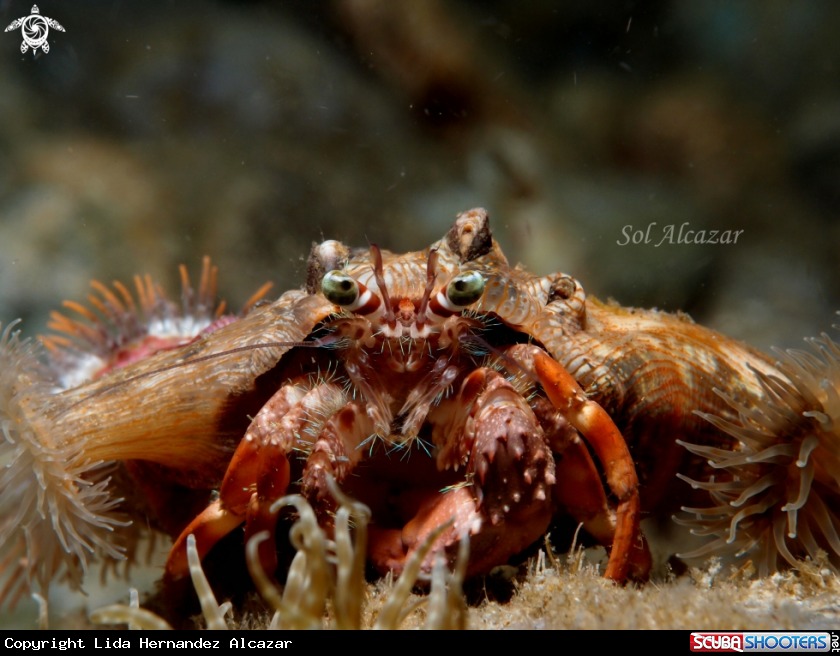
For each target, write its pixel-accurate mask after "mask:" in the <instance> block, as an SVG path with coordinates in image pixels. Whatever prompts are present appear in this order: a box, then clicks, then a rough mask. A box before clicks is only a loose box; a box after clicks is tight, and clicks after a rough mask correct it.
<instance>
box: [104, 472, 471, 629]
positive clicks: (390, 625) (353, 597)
mask: <svg viewBox="0 0 840 656" xmlns="http://www.w3.org/2000/svg"><path fill="white" fill-rule="evenodd" d="M328 484H329V486H330V490H331V492H332V493H333V495H334V496H335V497H336V498H337V500H338V502H339V508H338V510H337V512H336V523H335V540H330V539H328V538H327V536H326V533H325V532H324V530H323V529H322V528H321V527H320V526H319V525H318V520H317V518H316V516H315V511H314V510H313V509H312V506H310V505H309V503H308V502H307V501H306V499H304V498H303V497H302V496H300V495H297V494H295V495H290V496H287V497H283V498H282V499H279V500H278V501H277V502H275V507H274V508H272V511H274V510H276V509H279V507H281V506H285V505H293V506H295V508H296V509H297V511H298V513H299V520H298V521H297V522H296V523H295V524H294V526H292V528H291V531H290V533H289V537H290V540H291V542H292V544H293V545H294V547H295V548H296V549H297V554H296V555H295V557H294V559H293V561H292V564H291V567H290V568H289V574H288V577H287V579H286V585H285V587H284V589H283V590H282V592H281V590H280V589H278V588H277V586H276V585H275V584H274V583H273V582H272V581H271V580H269V578H268V576H266V574H265V572H264V571H263V568H262V565H261V564H260V559H259V556H258V555H257V550H258V547H259V543H260V542H262V541H263V540H265V539H266V538H267V537H268V534H267V532H263V533H258V534H257V535H255V536H254V537H252V538H251V539H250V540H249V541H248V544H247V546H246V557H247V560H248V569H249V570H250V572H251V575H252V576H253V578H254V580H255V581H256V583H257V588H258V589H259V591H260V593H261V594H262V596H263V598H264V599H265V600H266V601H267V602H268V603H269V604H270V605H271V606H272V607H273V608H274V610H275V612H274V616H273V617H272V619H271V621H270V623H268V627H267V628H269V629H281V630H282V629H320V628H325V625H327V626H329V627H330V628H337V629H360V628H362V625H363V624H365V617H364V616H366V615H368V614H369V612H370V608H368V609H365V610H367V611H368V612H366V613H363V612H362V611H363V605H364V603H363V602H364V600H365V596H366V595H365V556H366V545H367V524H368V521H369V520H370V509H369V508H368V507H367V506H365V505H364V504H362V503H359V502H357V501H354V500H352V499H350V498H349V497H347V496H346V495H344V494H343V493H341V491H340V490H339V489H338V486H337V485H336V483H335V481H334V480H333V479H332V478H330V479H329V481H328ZM351 519H352V524H353V530H352V531H351ZM448 526H449V524H444V525H443V526H441V527H439V528H438V529H437V530H436V531H433V532H432V533H431V534H430V535H429V536H428V537H427V538H426V540H425V541H424V542H423V544H422V545H421V547H420V548H419V549H418V550H417V553H415V554H414V555H413V556H412V557H411V558H410V559H409V561H408V563H407V564H406V568H405V570H404V571H403V573H402V574H401V575H400V578H399V580H398V581H397V583H396V584H394V585H393V586H392V588H391V590H390V594H389V595H388V596H387V598H386V599H385V600H384V602H383V603H382V605H381V606H380V608H379V611H378V613H377V614H376V620H375V621H374V622H373V623H372V628H375V629H397V628H399V627H400V625H401V624H402V623H403V621H404V620H405V619H406V618H407V617H408V616H409V615H410V614H411V613H412V612H413V611H414V610H416V609H417V608H418V607H419V606H420V605H421V604H424V603H425V604H426V605H427V609H426V623H425V625H426V628H431V629H463V628H466V610H467V609H466V605H465V602H464V598H463V592H462V583H463V580H464V574H465V572H466V567H467V559H468V557H469V536H464V539H463V540H461V542H460V545H459V550H458V558H457V561H456V564H455V570H454V571H453V572H452V574H451V575H448V576H447V574H446V572H445V570H444V559H443V558H441V557H439V558H438V559H437V560H436V562H435V567H434V569H433V572H432V577H431V585H430V593H429V596H428V597H425V598H422V599H419V600H414V601H413V602H412V603H408V604H406V602H407V601H408V598H409V595H410V593H411V590H412V588H413V587H414V586H415V584H416V583H417V579H418V576H419V574H420V567H421V565H422V563H423V559H424V558H425V557H426V554H427V553H428V551H429V550H430V549H431V548H432V545H433V544H434V542H435V540H436V539H437V538H438V537H439V535H440V534H441V532H442V531H443V530H444V529H445V528H447V527H448ZM353 534H355V541H354V540H353ZM187 554H188V557H189V566H190V575H191V577H192V581H193V585H194V586H195V589H196V593H197V594H198V598H199V602H200V603H201V610H202V614H203V615H204V619H205V621H206V623H207V628H208V629H227V628H228V623H227V622H226V620H225V615H226V614H227V613H228V612H229V611H230V610H232V607H231V604H230V602H225V603H224V604H221V605H219V604H218V602H217V601H216V598H215V596H214V595H213V591H212V590H211V589H210V585H209V583H208V582H207V578H206V577H205V575H204V572H203V570H202V568H201V560H200V559H199V557H198V551H197V550H196V546H195V538H194V537H193V536H192V535H190V536H189V538H188V539H187ZM447 579H448V580H447ZM90 619H91V622H94V623H99V624H123V623H127V624H128V625H129V628H137V629H141V628H142V629H168V628H171V626H170V625H169V624H168V623H167V622H165V621H164V620H163V619H161V618H160V617H158V616H157V615H155V614H153V613H151V612H150V611H148V610H144V609H142V608H140V604H139V598H138V595H137V593H136V590H132V591H131V602H130V605H129V606H125V605H123V604H115V605H113V606H106V607H104V608H99V609H97V610H95V611H93V612H92V613H91V615H90ZM255 619H256V618H253V617H248V616H247V614H246V616H244V617H243V618H242V619H241V622H242V626H241V627H240V628H253V627H252V625H253V624H254V623H255V622H254V620H255ZM256 624H257V625H260V622H259V621H258V620H257V621H256ZM262 626H265V623H262Z"/></svg>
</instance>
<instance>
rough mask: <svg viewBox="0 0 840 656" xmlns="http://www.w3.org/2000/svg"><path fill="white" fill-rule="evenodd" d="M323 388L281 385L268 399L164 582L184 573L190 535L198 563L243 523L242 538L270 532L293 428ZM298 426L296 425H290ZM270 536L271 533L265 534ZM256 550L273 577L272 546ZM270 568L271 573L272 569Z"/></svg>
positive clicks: (178, 545)
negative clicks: (272, 509)
mask: <svg viewBox="0 0 840 656" xmlns="http://www.w3.org/2000/svg"><path fill="white" fill-rule="evenodd" d="M323 387H324V386H319V387H316V388H315V389H313V390H311V391H310V392H309V393H305V390H303V389H301V388H300V387H299V386H298V385H296V384H294V383H290V384H287V385H284V386H283V387H281V388H280V390H278V391H277V393H276V394H275V395H274V396H273V397H271V399H270V400H269V401H268V403H266V404H265V405H264V406H263V407H262V409H261V410H260V411H259V412H258V413H257V416H256V417H255V418H254V420H253V421H252V422H251V425H250V426H249V428H248V431H247V432H246V433H245V437H243V438H242V441H241V442H240V443H239V446H238V447H237V449H236V451H235V452H234V454H233V458H232V459H231V462H230V465H228V468H227V471H226V472H225V476H224V479H223V481H222V486H221V489H220V491H219V499H218V500H217V501H215V502H213V503H211V504H210V505H209V506H207V508H205V509H204V511H203V512H202V513H201V514H200V515H198V516H197V517H196V518H195V519H194V520H193V521H192V522H190V524H189V525H188V526H187V527H186V528H185V529H184V530H183V531H182V532H181V535H180V536H179V537H178V539H177V540H176V541H175V544H174V545H173V547H172V550H171V551H170V552H169V558H168V559H167V561H166V577H167V579H169V580H171V581H174V580H178V579H180V578H182V577H184V576H186V575H187V574H188V573H189V564H188V562H187V537H188V536H189V535H190V534H194V535H195V538H196V548H197V549H198V554H199V557H200V558H204V556H206V555H207V553H208V552H209V551H210V549H212V548H213V546H214V545H215V544H216V543H217V542H218V541H219V540H221V539H222V538H223V537H224V536H225V535H227V534H228V533H230V532H231V531H233V530H234V529H235V528H236V527H237V526H239V525H240V524H242V522H245V521H247V525H246V534H248V535H250V534H252V533H257V532H259V531H260V530H263V529H265V528H267V527H268V526H271V528H272V529H273V528H274V524H273V520H274V519H276V514H272V513H271V512H270V510H269V508H270V507H271V504H272V503H273V502H274V501H275V500H276V499H279V498H280V497H281V496H283V494H285V492H286V488H287V487H288V484H289V462H288V458H287V455H286V454H288V453H289V452H290V451H291V450H292V448H293V447H294V445H295V443H296V441H297V432H298V431H297V429H298V428H299V427H298V426H297V425H296V424H299V423H301V422H302V421H305V416H306V408H305V405H304V404H305V402H306V401H307V397H310V399H311V397H312V396H316V397H318V398H320V396H322V395H323V393H324V390H323V389H322V388H323ZM295 420H297V422H296V421H295ZM269 533H270V534H271V535H273V530H271V531H269ZM266 543H267V544H265V545H261V547H262V549H261V551H260V556H261V557H264V563H263V564H264V566H265V570H266V571H268V572H274V570H275V569H276V556H275V554H274V541H273V539H272V540H267V541H266ZM272 563H274V567H273V568H271V565H272Z"/></svg>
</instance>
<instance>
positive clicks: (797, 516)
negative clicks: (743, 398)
mask: <svg viewBox="0 0 840 656" xmlns="http://www.w3.org/2000/svg"><path fill="white" fill-rule="evenodd" d="M808 341H809V343H810V344H811V346H813V347H814V349H815V350H816V351H817V352H818V353H819V355H820V357H816V356H814V355H812V354H810V353H806V352H804V351H799V350H790V351H787V352H783V351H780V350H776V353H777V354H778V355H779V356H780V360H779V361H778V362H777V363H776V367H777V370H778V375H775V374H774V375H767V374H764V373H761V372H759V371H755V370H753V373H754V374H755V376H756V377H757V379H758V383H759V385H760V386H761V389H762V391H763V393H764V394H763V397H762V398H753V399H752V400H751V407H747V406H746V405H743V404H741V403H738V402H736V401H735V400H734V399H733V398H732V397H730V396H728V395H726V394H724V393H723V392H720V391H719V390H715V392H716V393H717V394H718V395H720V396H721V397H722V398H723V399H724V400H725V401H726V402H727V403H728V404H729V405H730V406H731V407H732V408H733V409H735V410H736V411H737V412H738V413H739V414H740V424H741V425H737V424H734V423H731V422H729V421H726V420H724V419H722V418H720V417H717V416H714V415H711V414H705V413H699V412H698V413H697V414H699V415H700V416H702V417H704V418H705V419H706V420H708V421H709V422H711V423H712V424H714V425H715V426H716V427H718V428H720V429H721V430H723V431H725V432H726V433H728V434H729V435H731V436H732V437H734V438H735V439H736V440H737V441H738V445H737V446H736V448H735V449H734V450H732V451H727V450H724V449H718V448H714V447H708V446H699V445H694V444H686V443H684V442H680V444H682V445H683V446H684V447H685V448H687V449H688V450H689V451H691V452H692V453H694V454H695V455H698V456H701V457H703V458H708V460H709V464H710V465H711V466H712V467H714V468H715V469H719V470H722V474H723V475H722V476H719V477H712V479H711V480H710V481H708V482H700V481H694V480H691V479H689V478H687V477H685V476H681V475H680V478H682V479H683V480H685V481H687V482H688V483H690V484H691V485H692V486H693V487H694V488H695V489H697V488H700V489H704V490H708V491H709V493H710V495H711V497H712V499H713V500H714V502H715V505H714V506H712V507H710V508H683V510H685V511H687V512H690V513H694V514H695V516H696V518H695V519H690V520H684V519H679V518H675V519H676V520H677V521H678V522H679V523H681V524H684V525H687V526H691V527H692V529H693V530H692V533H694V534H695V535H710V536H715V538H716V539H714V540H713V541H711V542H709V543H708V544H706V545H704V546H703V547H701V548H699V549H697V550H695V551H692V552H691V553H685V554H680V556H681V557H683V558H694V557H698V556H703V555H707V554H721V553H729V552H737V553H736V555H738V556H740V555H743V554H746V553H748V552H749V553H751V554H752V558H753V560H754V561H755V562H756V564H757V566H758V571H759V574H760V575H761V576H765V575H767V574H768V573H773V572H775V571H777V570H778V569H779V567H780V565H781V566H783V567H784V566H786V565H789V566H790V567H794V568H796V567H797V566H798V565H797V561H799V560H802V559H804V558H806V557H810V558H811V559H812V560H814V559H817V558H818V557H819V555H820V552H821V551H826V552H828V554H829V559H830V563H831V566H832V567H833V568H835V571H836V568H838V567H840V537H838V533H840V519H838V516H837V514H836V513H837V512H838V503H840V497H838V493H839V492H840V346H838V345H837V344H836V343H835V342H834V341H832V340H831V338H829V337H828V335H825V334H823V336H822V338H821V339H820V338H814V339H810V340H808ZM780 557H781V562H780Z"/></svg>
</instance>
